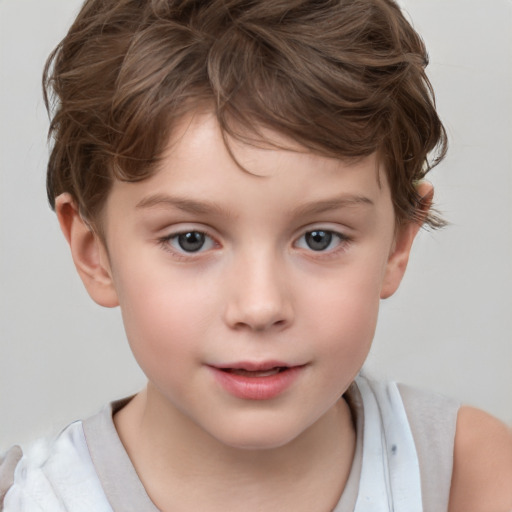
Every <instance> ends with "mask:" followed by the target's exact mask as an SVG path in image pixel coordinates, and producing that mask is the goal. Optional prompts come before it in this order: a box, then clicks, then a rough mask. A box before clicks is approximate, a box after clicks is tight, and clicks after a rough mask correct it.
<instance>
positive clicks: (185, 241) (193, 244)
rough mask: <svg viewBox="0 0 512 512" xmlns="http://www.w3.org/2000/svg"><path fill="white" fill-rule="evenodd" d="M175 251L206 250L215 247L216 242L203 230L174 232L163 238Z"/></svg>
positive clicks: (192, 251)
mask: <svg viewBox="0 0 512 512" xmlns="http://www.w3.org/2000/svg"><path fill="white" fill-rule="evenodd" d="M163 241H164V242H166V243H167V244H169V245H170V246H171V247H172V248H173V249H174V250H175V251H178V252H185V253H194V252H199V251H205V250H208V249H211V248H213V247H214V245H215V242H214V241H213V240H212V239H211V238H210V237H209V236H208V235H206V234H205V233H202V232H201V231H186V232H183V233H176V234H173V235H171V236H169V237H167V238H165V239H164V240H163Z"/></svg>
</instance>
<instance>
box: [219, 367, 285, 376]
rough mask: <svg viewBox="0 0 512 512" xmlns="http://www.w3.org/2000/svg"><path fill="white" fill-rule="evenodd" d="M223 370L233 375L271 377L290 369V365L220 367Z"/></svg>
mask: <svg viewBox="0 0 512 512" xmlns="http://www.w3.org/2000/svg"><path fill="white" fill-rule="evenodd" d="M219 369H220V370H221V371H223V372H225V373H231V374H233V375H240V376H242V377H270V376H272V375H277V374H278V373H282V372H284V371H286V370H289V369H290V367H289V366H274V367H272V368H268V369H267V370H246V369H244V368H219Z"/></svg>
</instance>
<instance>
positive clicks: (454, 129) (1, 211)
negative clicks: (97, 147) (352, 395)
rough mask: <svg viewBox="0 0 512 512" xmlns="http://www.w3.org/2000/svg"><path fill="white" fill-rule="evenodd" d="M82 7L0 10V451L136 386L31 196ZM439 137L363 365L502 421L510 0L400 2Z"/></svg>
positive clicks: (510, 344) (125, 353)
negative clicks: (391, 291) (57, 62)
mask: <svg viewBox="0 0 512 512" xmlns="http://www.w3.org/2000/svg"><path fill="white" fill-rule="evenodd" d="M80 3H81V2H80V1H77V0H0V87H1V90H0V123H1V124H0V144H1V146H0V168H1V172H0V312H1V313H0V315H1V317H0V333H1V334H0V418H1V419H0V451H1V450H2V449H5V448H6V447H7V446H9V445H10V444H12V443H14V442H22V441H26V440H28V439H29V438H31V437H33V436H37V435H42V434H46V433H50V432H53V431H56V430H59V429H60V428H61V427H63V426H64V425H65V424H66V423H68V422H70V421H72V420H74V419H77V418H81V417H84V416H86V415H88V414H90V413H93V412H94V411H95V410H97V409H98V408H99V407H100V406H101V405H102V404H104V403H105V402H107V401H109V400H112V399H114V398H118V397H121V396H125V395H128V394H131V393H133V392H135V391H136V390H138V389H139V388H140V387H141V386H142V385H143V383H144V376H143V375H142V374H141V372H140V370H138V368H137V366H136V364H135V363H134V361H133V359H132V356H131V354H130V352H129V349H128V346H127V343H126V341H125V339H124V334H123V329H122V325H121V319H120V314H119V311H118V310H106V309H105V310H104V309H102V308H100V307H99V306H96V305H95V304H94V303H93V302H92V301H91V300H90V299H89V297H88V296H87V294H86V292H85V291H84V290H83V287H82V285H81V283H80V282H79V279H78V276H77V275H76V273H75V270H74V268H73V265H72V262H71V258H70V256H69V254H68V249H67V246H66V244H65V242H64V239H63V237H62V236H61V234H60V232H59V229H58V226H57V221H56V219H55V216H54V214H53V213H52V212H51V211H50V210H49V208H48V206H47V203H46V197H45V184H44V180H45V178H44V174H45V167H46V159H47V154H48V151H47V147H46V130H47V125H48V121H47V117H46V113H45V111H44V108H43V104H42V98H41V87H40V77H41V70H42V68H43V64H44V61H45V58H46V56H47V55H48V53H49V52H50V51H51V49H53V47H54V46H55V45H56V44H57V42H58V41H59V40H60V38H61V37H62V36H63V35H64V32H65V30H66V29H67V27H68V25H69V24H70V22H71V21H72V19H73V15H74V14H75V13H76V12H77V9H78V6H79V4H80ZM401 5H403V6H405V8H406V9H407V11H408V12H409V13H410V16H411V18H412V19H413V21H414V25H415V26H416V28H417V29H418V30H419V31H420V33H421V34H422V35H423V37H424V39H425V41H426V43H427V46H428V48H429V52H430V56H431V65H430V67H429V70H430V77H431V79H432V82H433V84H434V87H435V89H436V93H437V101H438V107H439V112H440V114H441V117H442V118H443V120H444V122H445V124H446V127H447V130H448V133H449V137H450V143H451V147H450V151H449V155H448V157H447V158H446V160H445V162H444V163H443V164H442V165H441V166H439V167H438V168H437V169H436V170H435V171H434V172H433V173H432V176H431V181H432V182H433V183H434V185H435V186H436V191H437V195H436V201H437V204H438V207H439V208H440V209H441V210H442V211H443V212H444V214H445V216H446V217H447V218H448V219H449V221H450V222H451V226H449V227H448V228H446V229H444V230H443V231H441V232H436V233H428V232H423V233H422V234H421V236H420V238H419V239H418V240H417V243H416V245H415V247H414V250H413V255H412V260H411V263H410V268H409V271H408V274H407V275H406V278H405V280H404V283H403V285H402V287H401V289H400V291H399V293H398V294H397V295H396V296H395V297H393V298H391V299H389V300H387V301H385V302H384V303H383V304H382V309H381V318H380V322H379V326H378V331H377V336H376V340H375V344H374V348H373V350H372V353H371V355H370V359H369V362H368V367H369V369H370V370H371V371H372V372H373V373H375V374H376V375H377V376H380V377H384V378H392V379H395V380H400V381H403V382H407V383H410V384H414V385H418V386H422V387H427V388H430V389H433V390H437V391H440V392H442V393H445V394H449V395H452V396H454V397H457V398H459V399H460V400H462V401H463V402H466V403H469V404H473V405H476V406H478V407H481V408H484V409H486V410H488V411H489V412H491V413H493V414H495V415H497V416H499V417H500V418H502V419H503V420H505V421H506V422H507V423H509V424H511V425H512V370H511V367H512V364H511V363H512V339H511V338H512V336H511V333H512V292H511V289H512V225H511V224H512V207H511V202H512V151H511V147H512V121H511V120H512V96H511V95H512V2H511V1H510V0H489V1H487V2H482V1H480V0H403V1H402V2H401Z"/></svg>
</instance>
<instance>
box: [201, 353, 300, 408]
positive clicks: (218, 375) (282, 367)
mask: <svg viewBox="0 0 512 512" xmlns="http://www.w3.org/2000/svg"><path fill="white" fill-rule="evenodd" d="M305 366H306V365H304V364H302V365H289V364H286V363H283V362H280V361H279V362H278V361H268V362H263V363H254V362H240V363H233V364H226V365H220V366H217V365H215V366H210V368H211V370H212V371H213V376H214V378H215V380H216V381H217V383H218V384H220V386H221V387H222V388H223V389H224V390H225V391H227V392H228V393H229V394H231V395H233V396H235V397H237V398H242V399H246V400H269V399H273V398H276V397H277V396H279V395H281V394H283V393H284V392H285V391H286V390H287V389H288V388H290V387H292V386H293V385H294V383H295V381H296V380H297V379H299V378H300V375H301V374H302V373H303V372H302V370H303V369H304V367H305Z"/></svg>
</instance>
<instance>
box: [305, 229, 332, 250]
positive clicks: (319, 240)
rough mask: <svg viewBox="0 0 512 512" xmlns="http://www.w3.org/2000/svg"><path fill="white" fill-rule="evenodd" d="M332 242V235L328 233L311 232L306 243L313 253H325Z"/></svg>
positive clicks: (307, 234)
mask: <svg viewBox="0 0 512 512" xmlns="http://www.w3.org/2000/svg"><path fill="white" fill-rule="evenodd" d="M331 240H332V233H329V232H328V231H311V232H309V233H306V243H307V244H308V246H309V248H310V249H313V251H323V250H324V249H326V248H327V247H329V244H330V243H331Z"/></svg>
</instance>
